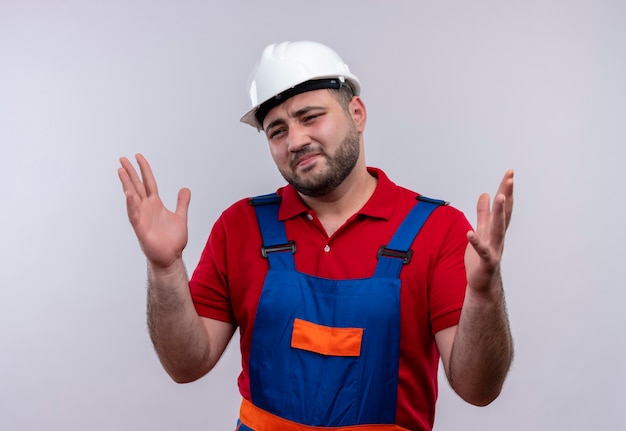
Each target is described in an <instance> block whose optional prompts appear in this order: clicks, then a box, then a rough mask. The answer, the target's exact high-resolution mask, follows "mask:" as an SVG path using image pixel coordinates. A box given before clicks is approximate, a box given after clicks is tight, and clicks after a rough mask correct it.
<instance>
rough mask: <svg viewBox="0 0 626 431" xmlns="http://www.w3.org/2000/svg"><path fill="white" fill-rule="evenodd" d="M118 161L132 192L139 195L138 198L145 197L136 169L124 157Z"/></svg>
mask: <svg viewBox="0 0 626 431" xmlns="http://www.w3.org/2000/svg"><path fill="white" fill-rule="evenodd" d="M120 163H121V164H122V168H123V169H124V170H125V171H126V174H127V175H128V178H129V179H130V185H132V190H133V192H134V193H136V194H137V195H139V197H140V198H143V197H145V196H146V190H145V188H144V186H143V183H142V182H141V178H139V175H138V174H137V171H136V170H135V168H134V167H133V165H132V163H131V162H130V160H128V159H127V158H126V157H121V158H120ZM127 190H129V189H127Z"/></svg>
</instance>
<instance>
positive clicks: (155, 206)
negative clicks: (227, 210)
mask: <svg viewBox="0 0 626 431" xmlns="http://www.w3.org/2000/svg"><path fill="white" fill-rule="evenodd" d="M136 159H137V164H138V165H139V169H140V171H141V178H140V177H139V175H138V174H137V171H136V170H135V168H134V167H133V166H132V164H131V163H130V161H129V160H128V159H127V158H125V157H122V158H121V159H120V163H121V165H122V167H121V168H119V169H118V175H119V177H120V181H121V182H122V187H123V189H124V194H125V196H126V210H127V212H128V219H129V220H130V224H131V225H132V227H133V229H134V231H135V235H137V239H138V240H139V244H140V245H141V248H142V250H143V252H144V254H145V255H146V258H147V259H148V260H149V261H150V262H151V264H152V265H156V266H159V267H163V268H165V267H168V266H170V265H171V264H172V263H174V261H175V260H176V259H178V258H179V257H180V256H181V255H182V252H183V249H184V248H185V246H186V245H187V238H188V230H187V210H188V208H189V201H190V199H191V192H190V191H189V189H186V188H184V189H181V190H180V191H179V192H178V201H177V203H176V211H175V212H171V211H169V210H168V209H167V208H166V207H165V205H163V202H162V201H161V198H160V197H159V192H158V188H157V183H156V180H155V178H154V175H153V174H152V169H151V168H150V164H149V163H148V161H147V160H146V159H145V158H144V157H143V156H142V155H141V154H138V155H137V156H136Z"/></svg>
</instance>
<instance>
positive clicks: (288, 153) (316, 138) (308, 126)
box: [263, 90, 360, 197]
mask: <svg viewBox="0 0 626 431" xmlns="http://www.w3.org/2000/svg"><path fill="white" fill-rule="evenodd" d="M263 125H264V129H265V133H266V135H267V139H268V142H269V145H270V150H271V153H272V158H273V159H274V162H275V163H276V166H277V167H278V170H279V171H280V173H281V175H282V176H283V178H285V180H286V181H287V182H288V183H289V184H291V185H292V186H293V187H294V188H295V189H296V190H297V191H298V192H300V193H301V194H303V195H306V196H311V197H320V196H324V195H327V194H329V193H331V192H333V191H334V190H335V189H336V188H337V187H338V186H339V185H340V184H341V183H343V181H344V180H345V179H346V178H347V177H348V175H350V173H351V172H352V170H353V169H354V166H355V165H356V163H357V161H358V159H359V155H360V133H359V130H358V128H357V125H356V123H355V121H354V119H353V118H352V116H351V115H350V114H349V113H348V112H346V111H345V110H344V109H343V108H342V106H341V105H340V104H339V102H338V101H337V99H336V98H335V96H334V95H333V94H332V93H331V92H330V91H328V90H316V91H309V92H306V93H302V94H299V95H296V96H294V97H292V98H290V99H288V100H286V101H285V102H284V103H282V104H281V105H279V106H277V107H275V108H274V109H272V110H271V111H270V112H269V113H268V114H267V116H266V117H265V120H264V122H263Z"/></svg>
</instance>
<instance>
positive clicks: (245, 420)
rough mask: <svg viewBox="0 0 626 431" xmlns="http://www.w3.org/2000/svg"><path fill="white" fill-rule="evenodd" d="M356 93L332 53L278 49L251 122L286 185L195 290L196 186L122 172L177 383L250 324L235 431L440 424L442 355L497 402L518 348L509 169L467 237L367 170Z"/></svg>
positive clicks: (164, 352) (482, 399)
mask: <svg viewBox="0 0 626 431" xmlns="http://www.w3.org/2000/svg"><path fill="white" fill-rule="evenodd" d="M359 92H360V83H359V80H358V78H357V77H356V76H355V75H353V74H352V73H351V72H350V71H349V69H348V67H347V65H346V64H345V63H344V62H343V60H342V59H341V58H340V57H339V56H338V55H337V53H335V52H334V51H333V50H331V49H330V48H328V47H326V46H324V45H321V44H318V43H314V42H286V43H281V44H276V45H271V46H269V47H267V48H266V49H265V50H264V52H263V54H262V56H261V59H260V61H259V63H258V65H257V68H256V70H255V72H254V75H253V80H252V84H251V86H250V96H251V101H252V109H251V110H250V111H249V112H248V113H246V115H244V117H243V118H242V122H245V123H247V124H250V125H252V126H254V127H256V128H257V129H259V130H263V131H264V132H265V134H266V137H267V141H268V143H269V148H270V152H271V154H272V157H273V159H274V162H275V163H276V166H277V167H278V169H279V171H280V172H281V174H282V175H283V177H284V178H285V180H286V181H287V182H288V183H289V185H287V186H285V187H282V188H280V189H279V190H278V192H277V193H276V194H271V195H265V196H261V197H257V198H254V199H244V200H241V201H239V202H237V203H235V204H234V205H233V206H231V207H230V208H228V209H227V210H226V211H224V213H223V214H222V215H221V216H220V218H219V219H218V220H217V222H216V223H215V225H214V227H213V229H212V232H211V235H210V237H209V239H208V242H207V245H206V247H205V249H204V251H203V253H202V256H201V259H200V262H199V264H198V266H197V268H196V270H195V271H194V273H193V276H192V278H191V280H189V278H188V276H187V273H186V271H185V267H184V264H183V261H182V251H183V248H184V247H185V245H186V242H187V209H188V206H189V201H190V191H189V190H188V189H182V190H181V191H180V192H179V195H178V202H177V205H176V210H175V212H173V213H172V212H170V211H168V210H167V209H166V208H165V207H164V206H163V204H162V202H161V200H160V198H159V195H158V191H157V185H156V181H155V179H154V176H153V174H152V172H151V169H150V166H149V164H148V162H147V161H146V159H145V158H144V157H143V156H141V155H138V156H137V162H138V165H139V168H140V170H141V178H140V177H139V175H138V174H137V172H136V171H135V169H134V168H133V166H132V165H131V163H130V162H129V161H128V160H127V159H126V158H122V159H121V164H122V167H121V168H120V169H119V171H118V173H119V177H120V180H121V182H122V184H123V188H124V192H125V195H126V204H127V210H128V216H129V219H130V222H131V224H132V226H133V228H134V230H135V233H136V235H137V237H138V239H139V243H140V245H141V247H142V249H143V252H144V253H145V255H146V258H147V261H148V269H149V294H148V297H149V301H148V322H149V328H150V335H151V338H152V341H153V343H154V345H155V348H156V351H157V353H158V355H159V358H160V360H161V362H162V364H163V367H164V368H165V370H166V371H167V372H168V373H169V375H170V376H171V377H172V378H173V379H174V380H175V381H177V382H190V381H193V380H196V379H198V378H200V377H202V376H203V375H205V374H206V373H207V372H209V371H210V370H211V369H212V368H213V367H214V365H215V364H216V363H217V361H218V359H219V358H220V356H221V355H222V353H223V352H224V349H225V348H226V346H227V344H228V342H229V340H230V339H231V337H232V335H233V333H234V331H235V329H236V328H237V327H239V330H240V339H241V345H240V348H241V353H242V372H241V375H240V377H239V389H240V392H241V394H242V396H243V402H242V407H241V415H240V421H239V424H238V427H239V429H240V430H255V431H273V430H283V429H284V430H313V429H318V428H327V427H333V428H332V429H334V430H344V431H347V430H353V429H356V428H354V427H355V426H359V425H360V427H359V428H358V429H361V428H362V427H364V428H365V429H372V430H430V429H432V425H433V421H434V411H435V402H436V397H437V366H438V362H439V357H441V359H442V362H443V366H444V369H445V372H446V375H447V377H448V380H449V382H450V384H451V386H452V388H453V389H454V390H455V391H456V392H457V393H458V394H459V395H460V396H461V397H462V398H463V399H464V400H466V401H468V402H470V403H472V404H476V405H486V404H489V403H490V402H491V401H493V400H494V399H495V398H496V397H497V396H498V395H499V393H500V391H501V388H502V385H503V382H504V379H505V377H506V374H507V372H508V369H509V366H510V363H511V359H512V355H513V346H512V340H511V335H510V330H509V324H508V318H507V314H506V309H505V302H504V293H503V286H502V281H501V277H500V258H501V255H502V250H503V247H504V237H505V232H506V228H507V226H508V223H509V220H510V217H511V212H512V206H513V173H512V171H509V172H507V173H506V174H505V175H504V178H503V179H502V182H501V183H500V186H499V189H498V192H497V195H496V197H495V198H494V202H493V207H492V208H490V198H489V196H488V195H481V196H480V198H479V200H478V206H477V214H478V226H477V229H476V231H475V232H474V231H472V230H471V227H470V225H469V223H468V222H467V220H466V219H465V218H464V216H463V215H462V214H461V213H460V212H459V211H457V210H456V209H454V208H452V207H450V206H448V205H446V204H445V203H444V202H442V201H437V200H433V199H429V198H425V197H423V196H420V195H418V194H417V193H415V192H412V191H409V190H407V189H404V188H402V187H399V186H397V185H395V184H394V183H392V182H391V181H390V180H389V179H388V178H387V176H386V175H385V174H384V172H382V171H381V170H379V169H375V168H370V167H367V165H366V163H365V158H364V140H363V131H364V129H365V124H366V120H367V115H366V110H365V105H364V104H363V101H362V100H361V98H360V97H359Z"/></svg>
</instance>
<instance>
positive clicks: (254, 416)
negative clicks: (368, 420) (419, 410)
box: [239, 399, 409, 431]
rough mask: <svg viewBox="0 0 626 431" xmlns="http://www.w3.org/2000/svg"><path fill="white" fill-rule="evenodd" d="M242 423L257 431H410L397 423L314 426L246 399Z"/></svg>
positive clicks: (242, 408)
mask: <svg viewBox="0 0 626 431" xmlns="http://www.w3.org/2000/svg"><path fill="white" fill-rule="evenodd" d="M239 419H240V420H241V423H243V424H244V425H246V426H248V427H250V428H252V429H253V430H255V431H409V430H407V429H406V428H402V427H401V426H398V425H395V424H388V425H351V426H346V427H314V426H309V425H302V424H299V423H297V422H292V421H288V420H287V419H283V418H281V417H278V416H276V415H273V414H271V413H269V412H266V411H265V410H262V409H260V408H258V407H257V406H255V405H254V404H252V403H251V402H250V401H248V400H246V399H244V400H243V401H242V402H241V409H240V412H239Z"/></svg>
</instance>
